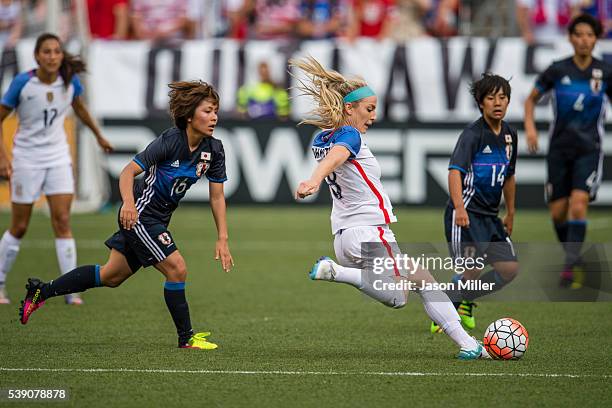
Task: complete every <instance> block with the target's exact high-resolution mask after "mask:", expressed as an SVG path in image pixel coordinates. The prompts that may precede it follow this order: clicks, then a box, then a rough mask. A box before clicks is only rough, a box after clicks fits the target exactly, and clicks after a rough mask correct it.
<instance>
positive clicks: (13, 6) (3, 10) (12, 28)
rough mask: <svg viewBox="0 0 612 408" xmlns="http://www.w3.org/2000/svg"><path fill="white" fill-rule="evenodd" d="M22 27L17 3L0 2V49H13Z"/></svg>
mask: <svg viewBox="0 0 612 408" xmlns="http://www.w3.org/2000/svg"><path fill="white" fill-rule="evenodd" d="M22 27H23V25H22V23H21V4H19V1H17V0H0V48H1V49H5V48H14V47H15V44H16V43H17V40H19V38H20V37H21V32H22Z"/></svg>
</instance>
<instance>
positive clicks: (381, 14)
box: [349, 0, 395, 39]
mask: <svg viewBox="0 0 612 408" xmlns="http://www.w3.org/2000/svg"><path fill="white" fill-rule="evenodd" d="M351 14H352V16H351V23H350V29H349V37H350V38H354V37H355V36H359V37H373V38H378V39H384V38H387V37H389V35H390V33H391V29H392V25H393V24H394V22H395V21H394V20H395V0H353V2H352V13H351Z"/></svg>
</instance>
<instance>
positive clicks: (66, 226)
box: [51, 213, 70, 236]
mask: <svg viewBox="0 0 612 408" xmlns="http://www.w3.org/2000/svg"><path fill="white" fill-rule="evenodd" d="M51 222H52V224H53V229H54V230H55V233H56V234H57V235H58V236H62V235H66V234H69V233H70V214H68V213H66V214H54V215H53V216H52V218H51Z"/></svg>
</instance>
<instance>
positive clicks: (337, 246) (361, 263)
mask: <svg viewBox="0 0 612 408" xmlns="http://www.w3.org/2000/svg"><path fill="white" fill-rule="evenodd" d="M364 242H373V243H377V244H382V245H381V246H380V248H381V249H383V251H384V253H383V254H382V255H383V256H394V255H395V254H398V253H400V251H399V248H398V245H397V242H396V241H395V235H394V234H393V231H391V228H389V226H388V225H371V226H365V227H351V228H347V229H345V230H341V231H340V232H338V233H337V234H336V236H335V238H334V251H335V252H336V259H337V260H338V263H339V264H340V265H342V266H346V267H349V268H357V269H364V268H366V254H364V253H363V248H362V245H361V244H362V243H364Z"/></svg>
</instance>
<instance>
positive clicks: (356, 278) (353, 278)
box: [334, 264, 406, 308]
mask: <svg viewBox="0 0 612 408" xmlns="http://www.w3.org/2000/svg"><path fill="white" fill-rule="evenodd" d="M334 272H335V273H336V278H335V280H336V282H342V283H346V284H349V285H351V286H354V287H356V288H357V289H359V290H360V291H361V292H362V293H364V294H366V295H367V296H369V297H371V298H372V299H375V300H377V301H379V302H381V303H382V304H384V305H385V306H389V307H393V308H401V307H404V305H405V304H406V294H405V293H404V291H402V290H379V289H376V288H375V287H374V285H373V282H368V281H367V280H366V281H363V279H362V273H363V271H362V270H361V269H357V268H349V267H346V266H342V265H338V264H335V265H334ZM379 279H380V280H381V281H382V282H385V283H395V279H394V278H393V277H389V276H383V275H381V276H380V277H379Z"/></svg>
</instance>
